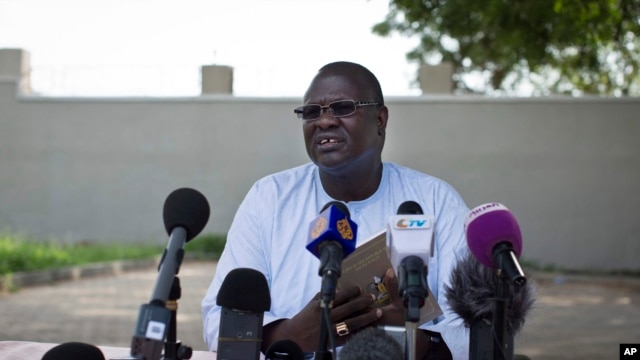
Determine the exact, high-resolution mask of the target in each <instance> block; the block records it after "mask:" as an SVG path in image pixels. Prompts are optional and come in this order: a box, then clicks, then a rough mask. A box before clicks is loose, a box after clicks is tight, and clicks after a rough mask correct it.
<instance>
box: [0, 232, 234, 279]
mask: <svg viewBox="0 0 640 360" xmlns="http://www.w3.org/2000/svg"><path fill="white" fill-rule="evenodd" d="M225 241H226V236H224V235H201V236H200V237H197V238H195V239H193V240H192V241H189V242H188V243H186V244H185V253H186V254H187V256H191V257H192V258H194V257H195V258H199V259H214V260H215V259H218V258H219V257H220V253H221V252H222V249H223V248H224V243H225ZM165 247H166V245H155V244H142V243H140V244H138V243H127V244H121V243H120V244H109V243H88V242H83V243H77V244H70V243H61V242H56V241H48V242H43V241H36V240H34V239H29V238H26V237H24V236H20V235H14V234H7V233H0V275H4V274H10V273H15V272H24V271H36V270H45V269H56V268H62V267H67V266H75V265H83V264H91V263H99V262H108V261H114V260H136V259H146V258H151V257H154V256H159V255H161V254H162V252H163V251H164V248H165Z"/></svg>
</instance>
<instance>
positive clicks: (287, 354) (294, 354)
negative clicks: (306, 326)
mask: <svg viewBox="0 0 640 360" xmlns="http://www.w3.org/2000/svg"><path fill="white" fill-rule="evenodd" d="M264 358H265V360H278V359H287V360H304V352H303V351H302V348H301V347H300V345H298V344H297V343H296V342H295V341H293V340H289V339H286V340H279V341H276V342H274V343H273V344H271V346H269V348H268V349H267V352H266V353H265V354H264Z"/></svg>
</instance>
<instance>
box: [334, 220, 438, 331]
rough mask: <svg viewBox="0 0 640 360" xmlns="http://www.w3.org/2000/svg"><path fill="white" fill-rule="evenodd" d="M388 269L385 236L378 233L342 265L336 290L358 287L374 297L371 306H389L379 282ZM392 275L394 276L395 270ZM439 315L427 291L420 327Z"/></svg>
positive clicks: (386, 292) (387, 298)
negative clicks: (374, 299) (373, 304)
mask: <svg viewBox="0 0 640 360" xmlns="http://www.w3.org/2000/svg"><path fill="white" fill-rule="evenodd" d="M390 267H392V265H391V261H390V260H389V256H388V255H387V232H386V230H382V231H380V232H379V233H377V234H375V235H374V236H373V237H372V238H371V239H370V240H369V241H367V242H365V243H364V244H362V245H360V246H358V247H357V248H356V250H355V251H354V252H353V253H351V254H350V255H349V256H347V257H346V258H345V259H344V260H343V261H342V274H341V276H340V278H339V279H338V289H341V288H345V287H349V286H359V287H360V288H361V289H362V291H367V292H369V293H370V294H373V295H375V297H376V301H375V306H377V307H381V306H384V305H388V304H389V302H390V297H389V292H388V291H387V289H386V288H385V286H384V283H383V282H382V280H383V279H384V274H385V272H386V271H387V269H389V268H390ZM394 271H396V272H397V269H394ZM441 314H442V309H440V306H439V305H438V303H437V301H436V299H435V298H434V297H433V294H432V293H431V289H429V293H428V296H427V298H426V299H425V303H424V306H423V307H422V308H421V309H420V324H423V323H425V322H428V321H431V320H433V319H435V318H436V317H438V316H440V315H441ZM382 325H404V323H403V324H387V323H382Z"/></svg>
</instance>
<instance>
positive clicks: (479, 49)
mask: <svg viewBox="0 0 640 360" xmlns="http://www.w3.org/2000/svg"><path fill="white" fill-rule="evenodd" d="M373 32H374V33H375V34H378V35H381V36H387V35H389V34H391V33H392V32H397V33H399V34H402V35H404V36H408V37H414V36H415V37H419V38H420V43H419V45H418V46H417V47H416V48H415V49H413V50H412V51H411V52H409V53H408V54H407V59H408V60H409V61H411V62H417V63H418V64H425V63H432V62H438V61H447V62H450V63H452V64H453V66H454V83H455V87H456V92H458V93H488V94H496V93H497V94H512V93H514V92H515V91H517V90H518V89H522V86H528V87H529V88H530V89H532V91H531V93H532V94H534V95H548V94H554V93H556V94H557V93H564V94H572V95H582V94H599V95H610V96H625V95H640V80H639V72H640V0H511V1H509V0H423V1H420V0H390V3H389V14H388V15H387V16H386V18H385V19H384V21H382V22H380V23H378V24H376V25H375V26H374V27H373ZM470 74H473V77H471V76H470ZM471 78H473V79H474V81H475V82H476V83H477V80H478V79H481V80H482V84H481V85H480V86H477V85H474V84H472V83H471V82H470V81H469V80H470V79H471Z"/></svg>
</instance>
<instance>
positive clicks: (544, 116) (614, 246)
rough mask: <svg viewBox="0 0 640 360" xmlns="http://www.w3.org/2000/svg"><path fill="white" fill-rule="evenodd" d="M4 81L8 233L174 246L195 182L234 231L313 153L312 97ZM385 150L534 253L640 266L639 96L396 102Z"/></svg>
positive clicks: (0, 120)
mask: <svg viewBox="0 0 640 360" xmlns="http://www.w3.org/2000/svg"><path fill="white" fill-rule="evenodd" d="M16 89H17V82H16V80H15V79H11V78H6V77H5V78H2V79H0V229H2V228H4V229H8V230H11V231H16V232H25V233H27V234H30V235H32V236H35V237H40V238H49V237H55V238H57V239H61V240H68V241H79V240H83V239H91V240H100V241H157V242H159V243H163V244H164V243H166V234H165V233H164V227H163V224H162V206H163V203H164V200H165V198H166V196H167V195H168V194H169V193H170V192H171V191H173V190H174V189H175V188H178V187H182V186H189V187H194V188H196V189H198V190H200V191H202V192H203V193H204V194H205V196H206V197H207V198H208V200H209V202H210V204H211V209H212V214H211V219H210V221H209V224H208V225H207V227H206V228H205V232H226V230H227V229H228V226H229V225H230V223H231V220H232V217H233V214H234V213H235V210H236V208H237V206H238V204H239V202H240V201H241V200H242V198H243V196H244V194H245V193H246V191H247V190H248V188H249V187H250V186H251V184H252V183H253V182H254V181H255V180H257V179H258V178H260V177H262V176H265V175H267V174H270V173H272V172H276V171H280V170H284V169H286V168H289V167H292V166H296V165H299V164H302V163H304V162H306V161H308V158H307V156H306V152H305V150H304V145H303V140H302V133H301V124H300V122H299V120H298V119H296V118H295V116H294V114H293V112H292V109H293V108H294V107H295V106H297V105H299V103H300V101H301V99H294V98H288V99H280V98H237V97H233V96H230V95H216V96H203V97H194V98H49V97H37V96H25V95H19V94H18V93H17V90H16ZM387 105H388V106H389V108H390V120H389V128H388V130H387V144H386V147H385V152H384V158H385V160H388V161H395V162H397V163H400V164H403V165H407V166H410V167H413V168H416V169H419V170H422V171H424V172H427V173H429V174H432V175H434V176H437V177H440V178H443V179H444V180H446V181H448V182H449V183H451V184H452V185H453V186H454V187H455V188H457V189H458V191H459V192H460V193H461V194H462V195H463V197H464V198H465V199H466V200H467V204H468V205H469V207H475V206H477V205H480V204H482V203H485V202H491V201H498V202H502V203H503V204H505V205H506V206H507V207H509V208H510V209H511V210H512V212H513V213H514V214H515V216H516V218H517V219H518V221H519V223H520V226H521V228H522V232H523V237H524V257H525V258H526V259H530V260H536V261H539V262H540V263H541V264H556V265H561V266H563V267H570V268H578V269H587V268H588V269H634V270H638V269H640V261H639V260H638V258H639V256H640V235H639V234H640V221H638V220H637V215H636V214H637V212H638V209H640V120H639V116H638V113H640V99H601V98H595V99H573V98H566V99H564V98H563V99H558V98H536V99H495V98H494V99H492V98H461V97H453V96H442V97H406V98H404V97H403V98H388V99H387Z"/></svg>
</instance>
